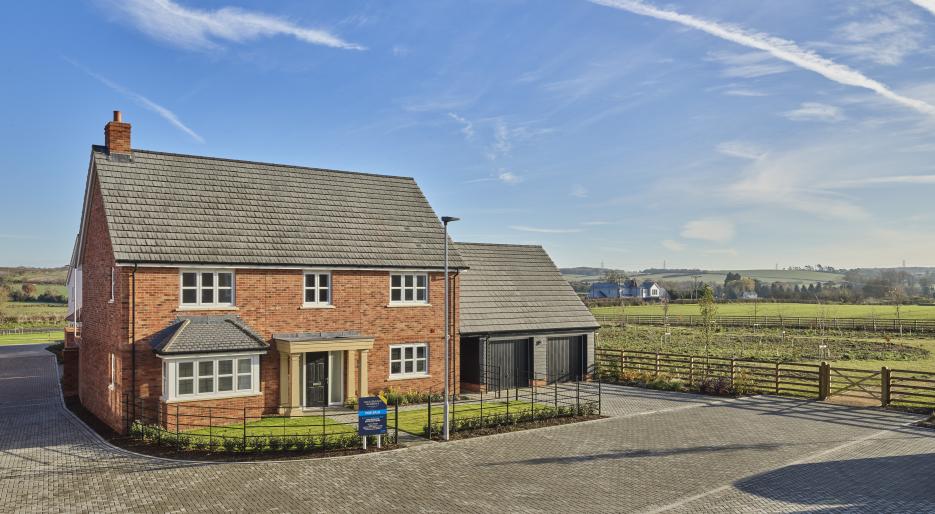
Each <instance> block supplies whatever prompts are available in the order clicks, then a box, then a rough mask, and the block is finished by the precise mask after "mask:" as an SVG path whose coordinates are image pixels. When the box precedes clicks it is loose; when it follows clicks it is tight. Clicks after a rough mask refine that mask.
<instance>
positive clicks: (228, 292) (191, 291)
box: [179, 271, 234, 307]
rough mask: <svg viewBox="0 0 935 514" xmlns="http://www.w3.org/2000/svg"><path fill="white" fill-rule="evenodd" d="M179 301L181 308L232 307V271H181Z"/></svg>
mask: <svg viewBox="0 0 935 514" xmlns="http://www.w3.org/2000/svg"><path fill="white" fill-rule="evenodd" d="M179 280H180V289H181V291H180V295H179V297H180V298H179V301H180V303H181V305H182V306H183V307H232V306H233V305H234V272H233V271H182V272H181V274H180V275H179Z"/></svg>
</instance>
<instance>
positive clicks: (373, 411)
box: [357, 396, 386, 435]
mask: <svg viewBox="0 0 935 514" xmlns="http://www.w3.org/2000/svg"><path fill="white" fill-rule="evenodd" d="M385 433H386V403H384V402H383V400H381V399H380V398H378V397H376V396H365V397H363V398H361V399H359V400H357V434H358V435H380V434H385Z"/></svg>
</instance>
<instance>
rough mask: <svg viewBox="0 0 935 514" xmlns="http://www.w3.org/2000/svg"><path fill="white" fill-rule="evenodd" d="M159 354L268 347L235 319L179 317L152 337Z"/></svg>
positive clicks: (239, 320)
mask: <svg viewBox="0 0 935 514" xmlns="http://www.w3.org/2000/svg"><path fill="white" fill-rule="evenodd" d="M149 344H150V346H151V347H152V348H153V350H154V351H155V352H156V353H159V354H187V353H219V352H237V351H257V350H264V351H265V350H266V349H267V348H269V345H268V344H267V343H266V342H265V341H263V339H262V338H261V337H260V336H259V335H257V334H256V332H254V331H253V330H252V329H251V328H250V327H248V326H247V325H246V324H244V322H243V321H242V320H241V319H240V318H238V317H237V316H179V318H178V319H177V320H175V321H174V322H172V324H170V325H169V326H168V327H166V328H164V329H162V330H160V331H159V332H158V333H156V335H155V336H153V338H152V340H151V341H150V343H149Z"/></svg>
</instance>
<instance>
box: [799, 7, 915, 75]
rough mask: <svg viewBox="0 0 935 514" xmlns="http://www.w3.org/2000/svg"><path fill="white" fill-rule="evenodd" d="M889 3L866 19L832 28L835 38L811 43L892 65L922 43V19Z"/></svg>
mask: <svg viewBox="0 0 935 514" xmlns="http://www.w3.org/2000/svg"><path fill="white" fill-rule="evenodd" d="M893 7H894V6H889V9H888V10H887V12H885V13H880V14H877V15H874V16H871V17H869V18H868V19H865V20H859V21H852V22H849V23H846V24H844V25H843V26H841V27H838V28H837V29H836V30H835V31H834V37H835V40H836V41H833V42H820V43H814V44H813V46H815V47H817V48H822V49H827V50H829V51H831V52H834V53H836V54H840V55H846V56H849V57H853V58H856V59H860V60H864V61H870V62H873V63H876V64H883V65H888V66H894V65H897V64H901V63H902V62H903V60H904V59H905V57H906V56H907V55H909V54H911V53H913V52H915V51H917V50H918V49H919V48H921V46H922V41H923V39H924V33H923V31H921V30H919V25H922V22H921V20H919V19H918V18H916V17H914V16H911V15H910V14H908V13H906V12H903V11H900V10H898V9H895V8H893Z"/></svg>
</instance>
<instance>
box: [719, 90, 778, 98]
mask: <svg viewBox="0 0 935 514" xmlns="http://www.w3.org/2000/svg"><path fill="white" fill-rule="evenodd" d="M724 94H725V95H727V96H751V97H759V96H768V95H767V94H766V93H764V92H762V91H756V90H753V89H725V90H724Z"/></svg>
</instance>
